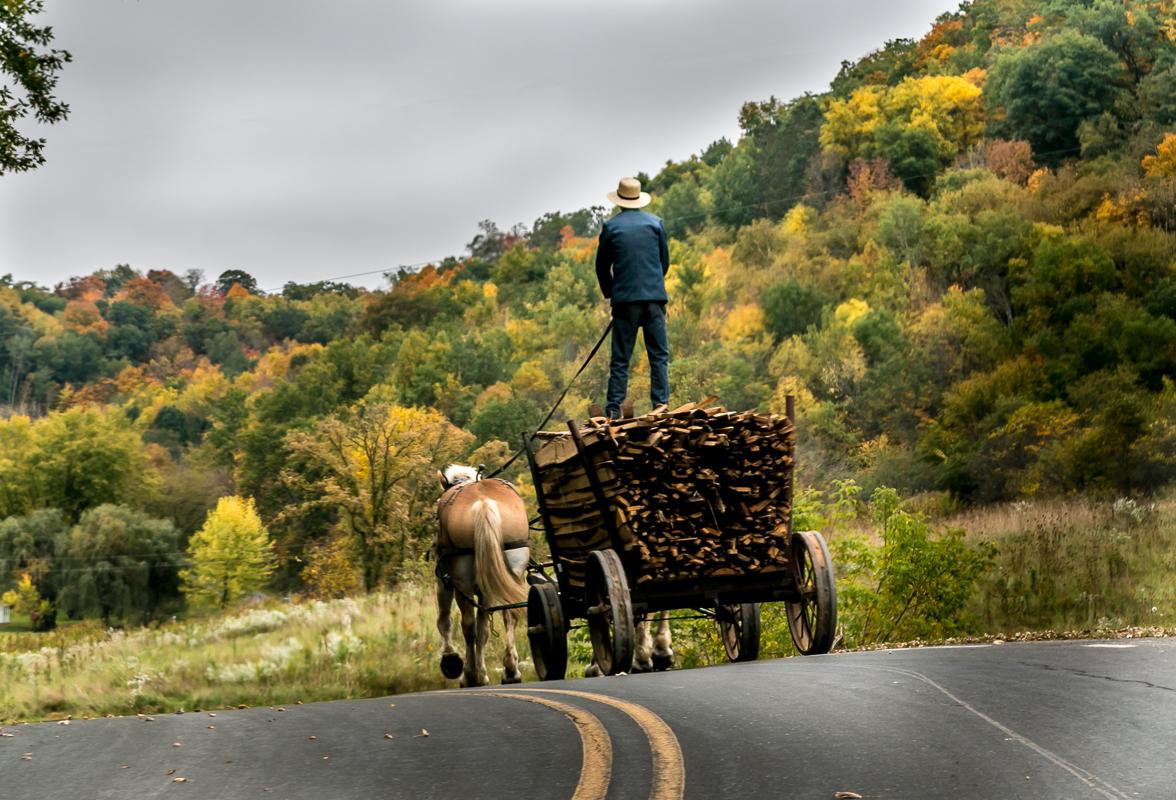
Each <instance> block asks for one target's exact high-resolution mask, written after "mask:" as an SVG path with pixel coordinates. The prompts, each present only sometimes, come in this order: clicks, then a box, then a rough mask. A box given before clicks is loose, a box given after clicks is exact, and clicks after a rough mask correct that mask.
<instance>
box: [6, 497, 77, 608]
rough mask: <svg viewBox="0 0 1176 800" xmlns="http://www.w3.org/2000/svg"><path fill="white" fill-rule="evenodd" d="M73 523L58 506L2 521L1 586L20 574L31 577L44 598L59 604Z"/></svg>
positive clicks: (51, 602)
mask: <svg viewBox="0 0 1176 800" xmlns="http://www.w3.org/2000/svg"><path fill="white" fill-rule="evenodd" d="M68 530H69V525H68V524H67V523H66V521H65V517H64V516H63V515H62V513H61V512H60V511H58V510H57V509H56V508H43V509H40V510H38V511H34V512H32V513H31V514H26V515H24V516H14V517H9V518H8V519H5V520H4V521H2V522H0V588H3V587H4V586H5V585H6V584H7V583H8V582H9V581H10V580H14V579H15V578H16V577H17V576H19V575H22V574H24V575H27V576H29V580H30V581H31V582H32V584H33V585H34V586H35V587H36V589H37V592H38V594H39V596H40V597H42V598H44V599H45V600H47V601H49V603H50V604H51V605H52V604H55V603H56V601H57V593H58V589H59V582H60V579H61V573H60V572H59V568H60V567H61V566H62V564H61V563H60V562H59V559H58V556H59V554H60V553H61V552H62V551H63V550H64V549H65V537H66V533H67V532H68Z"/></svg>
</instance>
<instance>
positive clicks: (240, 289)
mask: <svg viewBox="0 0 1176 800" xmlns="http://www.w3.org/2000/svg"><path fill="white" fill-rule="evenodd" d="M248 296H249V290H248V289H246V288H245V287H244V286H242V285H241V284H239V283H234V284H233V285H232V286H230V287H229V291H228V292H227V293H226V294H225V297H232V298H242V297H248Z"/></svg>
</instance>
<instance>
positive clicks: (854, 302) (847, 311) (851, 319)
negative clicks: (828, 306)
mask: <svg viewBox="0 0 1176 800" xmlns="http://www.w3.org/2000/svg"><path fill="white" fill-rule="evenodd" d="M868 313H870V304H869V303H867V302H866V301H865V300H862V299H859V298H857V297H854V298H851V299H849V300H846V301H845V302H844V303H842V304H840V305H839V306H837V308H835V309H833V319H834V320H836V321H837V323H838V324H839V325H841V326H842V327H845V328H852V327H853V326H854V324H855V323H856V322H857V321H858V320H859V319H861V318H862V317H864V316H865V315H866V314H868Z"/></svg>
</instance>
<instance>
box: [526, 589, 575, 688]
mask: <svg viewBox="0 0 1176 800" xmlns="http://www.w3.org/2000/svg"><path fill="white" fill-rule="evenodd" d="M527 639H528V641H530V642H531V660H532V661H533V662H534V663H535V673H536V674H537V675H538V676H539V680H541V681H558V680H563V677H564V674H565V673H566V672H567V670H568V631H567V626H566V625H565V624H564V616H563V608H562V607H561V606H560V604H559V592H558V591H557V590H556V588H555V584H554V583H550V582H546V583H536V584H533V585H532V586H531V591H530V592H529V593H528V595H527Z"/></svg>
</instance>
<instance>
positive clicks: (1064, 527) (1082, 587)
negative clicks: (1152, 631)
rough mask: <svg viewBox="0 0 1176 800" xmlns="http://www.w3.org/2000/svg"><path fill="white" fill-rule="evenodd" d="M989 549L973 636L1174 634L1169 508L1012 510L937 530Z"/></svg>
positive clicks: (965, 517) (1131, 504)
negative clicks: (956, 530) (991, 555)
mask: <svg viewBox="0 0 1176 800" xmlns="http://www.w3.org/2000/svg"><path fill="white" fill-rule="evenodd" d="M946 523H947V524H949V525H952V526H956V527H961V528H963V529H964V530H965V531H967V534H968V538H969V539H970V540H971V541H974V542H979V541H988V542H992V543H993V544H995V545H996V548H997V557H996V562H995V564H994V565H993V568H992V569H991V570H989V572H988V573H987V574H986V575H985V576H984V577H983V578H982V579H981V581H980V584H979V586H978V587H977V592H976V593H975V595H974V596H973V598H972V602H971V606H970V611H971V612H972V614H973V615H974V617H975V622H974V623H973V626H974V627H975V628H976V631H977V632H993V631H1006V632H1007V631H1018V630H1042V629H1047V630H1067V629H1084V630H1107V629H1116V628H1122V627H1127V626H1142V627H1149V626H1171V625H1173V624H1176V500H1174V499H1173V498H1170V497H1169V498H1163V499H1159V500H1156V501H1154V502H1152V501H1149V502H1147V503H1141V502H1137V501H1134V500H1129V499H1120V500H1116V501H1114V502H1113V503H1094V502H1089V501H1085V500H1079V499H1066V500H1051V501H1038V502H1033V503H1027V502H1022V503H1012V504H1008V505H1003V506H997V507H991V508H986V509H979V510H975V511H971V512H968V513H965V514H961V515H958V516H956V517H953V518H950V519H948V520H946Z"/></svg>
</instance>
